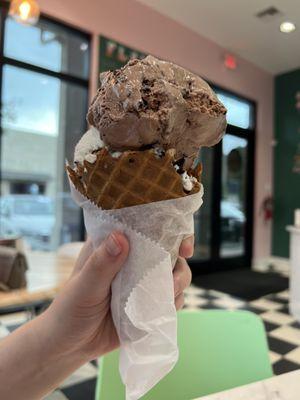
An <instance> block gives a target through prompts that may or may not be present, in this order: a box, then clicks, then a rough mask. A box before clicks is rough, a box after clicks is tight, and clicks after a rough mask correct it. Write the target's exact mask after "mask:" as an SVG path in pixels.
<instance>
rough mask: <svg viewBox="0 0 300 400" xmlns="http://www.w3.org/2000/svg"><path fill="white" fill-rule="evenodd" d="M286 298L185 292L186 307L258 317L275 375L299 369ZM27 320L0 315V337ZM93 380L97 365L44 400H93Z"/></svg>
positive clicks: (297, 332)
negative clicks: (243, 312) (238, 311)
mask: <svg viewBox="0 0 300 400" xmlns="http://www.w3.org/2000/svg"><path fill="white" fill-rule="evenodd" d="M288 298H289V295H288V291H284V292H281V293H276V294H270V295H267V296H265V297H262V298H260V299H257V300H254V301H250V302H246V301H244V300H242V299H239V298H235V297H232V296H230V295H228V294H225V293H221V292H217V291H215V290H206V289H201V288H198V287H195V286H191V287H190V288H189V289H188V290H187V292H186V304H185V308H187V309H229V310H235V309H244V310H249V311H252V312H254V313H256V314H258V315H259V316H260V317H261V318H262V320H263V322H264V324H265V328H266V331H267V336H268V342H269V350H270V359H271V362H272V364H273V370H274V373H275V374H282V373H285V372H289V371H292V370H295V369H299V368H300V323H299V322H297V321H296V320H295V319H294V318H293V317H292V316H291V315H290V314H289V311H288ZM27 319H28V315H27V314H26V313H17V314H11V315H7V316H1V317H0V338H3V337H5V336H6V335H8V334H9V333H10V332H12V331H13V330H14V329H16V328H17V327H18V326H20V325H21V324H22V323H24V322H26V320H27ZM96 377H97V366H96V363H89V364H86V365H84V366H83V367H81V368H80V369H79V370H77V371H76V372H75V373H74V374H73V375H71V376H70V377H69V378H68V379H67V380H66V381H65V382H64V383H63V384H62V385H61V386H60V388H59V390H57V391H55V392H54V393H52V394H51V395H50V396H48V397H46V399H45V400H83V399H84V400H94V393H95V386H96Z"/></svg>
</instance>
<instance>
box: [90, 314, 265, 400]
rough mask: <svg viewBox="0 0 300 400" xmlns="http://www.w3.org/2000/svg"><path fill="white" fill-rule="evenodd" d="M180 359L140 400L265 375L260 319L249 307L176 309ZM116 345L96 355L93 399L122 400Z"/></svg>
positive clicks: (185, 396)
mask: <svg viewBox="0 0 300 400" xmlns="http://www.w3.org/2000/svg"><path fill="white" fill-rule="evenodd" d="M178 346H179V350H180V356H179V361H178V363H177V364H176V366H175V367H174V369H173V370H172V371H171V372H170V373H169V374H168V375H167V376H166V377H165V378H164V379H163V380H162V381H161V382H159V383H158V384H157V385H156V386H155V387H154V388H153V389H151V390H150V392H148V393H147V394H146V395H145V396H143V397H142V399H143V400H168V399H172V400H191V399H194V398H197V397H200V396H205V395H208V394H210V393H215V392H219V391H222V390H226V389H230V388H233V387H236V386H241V385H245V384H247V383H251V382H255V381H259V380H262V379H266V378H270V377H271V376H272V368H271V364H270V361H269V355H268V346H267V341H266V334H265V330H264V326H263V323H262V322H261V320H260V319H259V317H257V316H256V315H255V314H253V313H250V312H248V311H226V310H224V311H223V310H205V311H200V310H199V311H181V312H179V313H178ZM118 355H119V354H118V351H115V352H113V353H111V354H109V355H107V356H105V357H103V358H102V359H101V360H100V366H99V376H98V382H97V389H96V399H97V400H124V399H125V390H124V385H123V384H122V382H121V379H120V374H119V370H118Z"/></svg>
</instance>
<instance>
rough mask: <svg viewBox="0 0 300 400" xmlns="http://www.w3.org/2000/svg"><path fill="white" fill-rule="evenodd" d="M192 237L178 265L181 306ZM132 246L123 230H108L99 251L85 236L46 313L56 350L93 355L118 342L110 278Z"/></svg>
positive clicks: (176, 292)
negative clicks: (82, 245) (67, 276)
mask: <svg viewBox="0 0 300 400" xmlns="http://www.w3.org/2000/svg"><path fill="white" fill-rule="evenodd" d="M193 242H194V239H193V237H189V238H188V239H186V240H184V241H183V242H182V244H181V247H180V251H179V254H180V256H179V258H178V260H177V262H176V265H175V267H174V271H173V277H174V298H175V305H176V308H177V309H179V308H181V307H182V306H183V304H184V295H183V290H184V289H185V288H186V287H187V286H189V284H190V282H191V272H190V269H189V267H188V264H187V262H186V260H185V258H184V257H191V256H192V254H193ZM128 252H129V244H128V241H127V239H126V237H125V236H124V235H123V234H122V233H120V232H113V233H112V234H111V235H109V236H108V238H107V239H106V240H105V241H104V242H103V243H102V244H101V245H100V246H99V247H98V248H97V249H96V250H95V251H93V246H92V242H91V240H90V239H88V240H87V241H86V243H85V245H84V247H83V249H82V251H81V253H80V255H79V257H78V260H77V262H76V265H75V268H74V271H73V274H72V276H71V278H70V280H69V282H68V283H67V284H66V286H65V288H64V289H63V291H61V293H60V294H59V295H58V296H57V298H56V299H55V301H54V302H53V303H52V305H51V306H50V307H49V309H48V310H47V311H46V313H45V314H47V319H46V324H49V323H50V322H49V321H51V324H52V329H51V332H53V333H54V335H53V337H52V338H51V340H52V341H54V347H53V348H55V349H56V351H57V350H58V349H59V351H60V352H61V353H62V354H67V353H68V352H71V353H72V352H73V353H74V352H78V353H81V354H83V356H84V357H85V358H86V360H87V361H89V360H92V359H95V358H97V357H98V356H100V355H102V354H105V353H107V352H109V351H112V350H114V349H115V348H117V347H118V346H119V339H118V336H117V332H116V330H115V327H114V323H113V320H112V315H111V311H110V301H111V283H112V281H113V279H114V277H115V276H116V274H117V273H118V272H119V271H120V269H121V268H122V265H123V264H124V262H125V260H126V258H127V256H128Z"/></svg>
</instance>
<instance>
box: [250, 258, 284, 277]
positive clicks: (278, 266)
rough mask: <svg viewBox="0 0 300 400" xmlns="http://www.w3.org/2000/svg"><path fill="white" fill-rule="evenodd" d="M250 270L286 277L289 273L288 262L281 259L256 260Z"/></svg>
mask: <svg viewBox="0 0 300 400" xmlns="http://www.w3.org/2000/svg"><path fill="white" fill-rule="evenodd" d="M252 269H253V270H254V271H259V272H271V271H275V272H281V273H283V274H285V275H288V274H289V272H290V260H289V259H288V258H283V257H273V256H271V257H267V258H261V259H256V260H254V262H253V267H252Z"/></svg>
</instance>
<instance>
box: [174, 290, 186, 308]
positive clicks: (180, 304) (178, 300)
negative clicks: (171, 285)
mask: <svg viewBox="0 0 300 400" xmlns="http://www.w3.org/2000/svg"><path fill="white" fill-rule="evenodd" d="M183 306H184V294H183V293H180V294H179V295H178V296H177V297H175V307H176V310H180V309H181V308H182V307H183Z"/></svg>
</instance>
